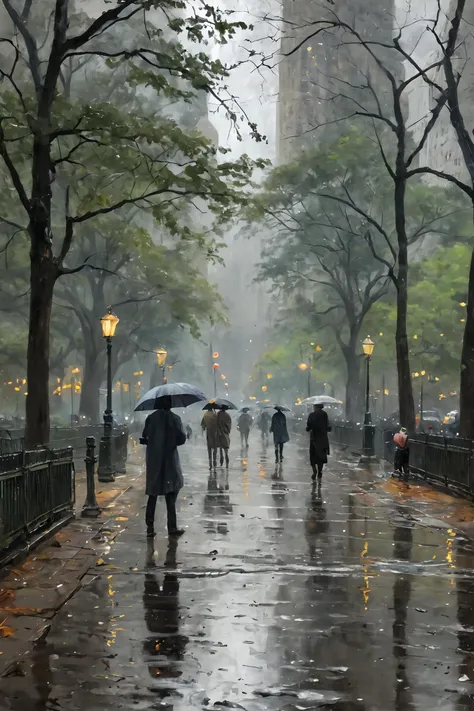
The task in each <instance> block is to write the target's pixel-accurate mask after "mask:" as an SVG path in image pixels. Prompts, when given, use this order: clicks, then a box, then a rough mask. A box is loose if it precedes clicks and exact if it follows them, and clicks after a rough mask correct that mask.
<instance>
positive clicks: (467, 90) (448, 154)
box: [409, 0, 474, 181]
mask: <svg viewBox="0 0 474 711" xmlns="http://www.w3.org/2000/svg"><path fill="white" fill-rule="evenodd" d="M437 1H438V0H425V16H426V17H434V16H435V11H436V8H437ZM443 5H444V7H443V13H442V15H441V17H440V24H439V27H438V34H439V36H440V37H441V38H443V39H444V38H445V37H446V36H447V33H448V32H449V27H450V20H451V19H452V17H453V16H454V13H455V11H456V5H457V2H456V0H443ZM473 25H474V6H473V4H472V3H466V8H465V10H464V22H463V23H462V25H461V27H460V32H459V41H458V46H457V50H456V56H455V59H454V63H455V69H457V70H459V72H460V75H461V78H460V82H459V104H460V107H461V111H462V113H463V116H464V119H465V123H466V127H467V130H468V131H471V130H472V128H473V126H474V102H473V98H474V63H473V60H472V57H473V56H474V35H473V30H472V28H473ZM423 29H424V28H423ZM440 57H441V55H440V52H439V48H438V46H437V44H436V41H435V40H434V39H433V37H432V35H431V34H430V33H427V32H426V31H425V33H424V34H423V35H422V37H421V39H420V41H419V42H418V46H417V54H416V56H415V58H416V59H417V60H418V61H419V62H420V64H421V65H422V66H429V65H430V64H433V63H434V62H436V61H438V60H439V59H440ZM433 78H434V79H435V80H436V81H437V82H438V83H439V84H440V85H441V86H443V85H444V83H445V79H444V75H443V70H442V69H440V70H438V71H437V72H436V73H435V74H434V77H433ZM436 96H437V92H436V91H435V90H434V89H433V87H431V86H429V85H428V84H426V82H424V81H423V79H419V80H416V81H414V82H413V84H412V86H411V92H410V101H409V106H410V115H409V122H410V124H411V125H413V126H414V128H413V134H414V138H415V140H419V139H420V138H421V136H422V135H423V131H424V128H425V125H426V122H427V121H428V119H429V118H430V116H431V110H432V109H433V107H434V106H435V102H436ZM418 162H419V164H420V165H427V166H430V167H431V168H434V169H435V170H445V171H446V172H449V173H451V174H454V175H455V176H456V177H458V178H460V179H465V180H468V181H469V176H468V172H467V169H466V166H465V162H464V159H463V156H462V153H461V149H460V148H459V144H458V141H457V138H456V133H455V131H454V129H453V127H452V126H451V120H450V116H449V111H448V110H447V109H446V108H445V109H443V111H442V112H441V115H440V117H439V119H438V121H437V123H436V124H435V126H434V128H433V129H432V131H431V132H430V134H429V136H428V140H427V141H426V143H425V145H424V148H423V150H422V151H421V153H420V154H419V158H418ZM426 179H429V180H431V181H437V179H436V178H434V179H433V178H432V177H429V178H428V176H427V178H426Z"/></svg>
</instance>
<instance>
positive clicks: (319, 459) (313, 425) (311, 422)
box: [306, 404, 331, 481]
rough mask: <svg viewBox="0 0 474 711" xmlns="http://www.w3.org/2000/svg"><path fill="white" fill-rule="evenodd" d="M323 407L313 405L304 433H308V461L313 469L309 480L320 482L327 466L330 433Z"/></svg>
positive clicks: (326, 414)
mask: <svg viewBox="0 0 474 711" xmlns="http://www.w3.org/2000/svg"><path fill="white" fill-rule="evenodd" d="M323 407H324V405H322V404H320V405H314V406H313V412H312V413H311V414H310V416H309V417H308V422H307V424H306V432H309V433H310V435H309V461H310V464H311V467H312V469H313V475H312V477H311V479H312V480H313V481H316V477H317V478H318V481H321V479H322V478H323V467H324V465H325V464H327V461H328V455H329V454H330V449H329V438H328V432H330V431H331V427H330V425H329V418H328V413H327V412H325V411H324V410H323Z"/></svg>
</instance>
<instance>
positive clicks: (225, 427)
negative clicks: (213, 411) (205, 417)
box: [217, 405, 232, 467]
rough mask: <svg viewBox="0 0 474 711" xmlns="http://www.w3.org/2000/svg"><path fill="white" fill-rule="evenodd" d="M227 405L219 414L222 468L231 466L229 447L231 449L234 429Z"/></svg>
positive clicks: (222, 407)
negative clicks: (231, 434) (231, 433)
mask: <svg viewBox="0 0 474 711" xmlns="http://www.w3.org/2000/svg"><path fill="white" fill-rule="evenodd" d="M228 409H229V408H228V406H227V405H221V409H220V410H219V412H218V413H217V443H218V445H219V452H220V462H221V466H222V465H223V464H224V455H225V465H226V467H228V466H229V447H230V431H231V429H232V419H231V417H230V415H229V413H228V412H227V410H228Z"/></svg>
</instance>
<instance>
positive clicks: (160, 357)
mask: <svg viewBox="0 0 474 711" xmlns="http://www.w3.org/2000/svg"><path fill="white" fill-rule="evenodd" d="M167 355H168V351H166V350H165V349H164V348H159V349H158V350H157V351H156V359H157V362H158V367H159V368H161V382H162V384H163V385H165V384H166V382H167V379H166V357H167Z"/></svg>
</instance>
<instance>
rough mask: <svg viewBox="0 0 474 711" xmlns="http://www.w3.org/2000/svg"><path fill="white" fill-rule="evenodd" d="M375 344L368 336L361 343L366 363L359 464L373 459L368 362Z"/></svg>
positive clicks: (373, 431) (372, 428)
mask: <svg viewBox="0 0 474 711" xmlns="http://www.w3.org/2000/svg"><path fill="white" fill-rule="evenodd" d="M374 347H375V343H374V342H373V340H372V339H371V337H370V336H367V338H366V339H365V340H364V341H363V342H362V348H363V351H364V355H365V361H366V375H367V378H366V386H365V417H364V440H363V445H362V457H361V460H360V461H361V462H372V461H373V460H374V459H375V448H374V436H375V428H374V426H373V424H372V414H371V412H370V360H371V358H372V353H373V352H374Z"/></svg>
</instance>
